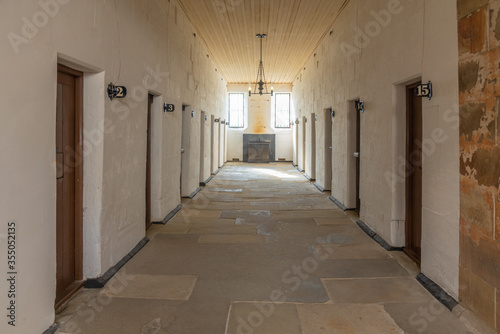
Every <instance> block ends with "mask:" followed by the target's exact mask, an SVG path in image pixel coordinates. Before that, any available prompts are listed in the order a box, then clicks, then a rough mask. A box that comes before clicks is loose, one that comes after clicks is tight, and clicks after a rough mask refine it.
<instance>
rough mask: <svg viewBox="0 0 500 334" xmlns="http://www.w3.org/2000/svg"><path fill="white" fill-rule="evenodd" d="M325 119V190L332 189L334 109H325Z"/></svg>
mask: <svg viewBox="0 0 500 334" xmlns="http://www.w3.org/2000/svg"><path fill="white" fill-rule="evenodd" d="M323 112H324V116H323V117H324V121H325V149H324V152H325V157H324V160H325V167H324V168H325V185H324V186H323V187H324V188H325V190H331V189H332V145H333V138H332V137H333V133H332V109H330V108H327V109H325V110H324V111H323Z"/></svg>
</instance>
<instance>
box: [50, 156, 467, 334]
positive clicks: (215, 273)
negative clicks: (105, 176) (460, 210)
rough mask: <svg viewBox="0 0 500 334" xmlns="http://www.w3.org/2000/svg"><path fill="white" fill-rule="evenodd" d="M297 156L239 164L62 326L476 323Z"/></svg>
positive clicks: (199, 333) (280, 332)
mask: <svg viewBox="0 0 500 334" xmlns="http://www.w3.org/2000/svg"><path fill="white" fill-rule="evenodd" d="M355 220H356V218H355V217H354V216H353V215H352V214H345V213H344V212H342V211H341V210H340V209H338V208H337V207H336V206H335V204H334V203H332V202H331V201H330V200H329V199H328V196H327V195H326V194H322V193H320V192H319V191H318V190H317V189H316V188H315V187H314V185H313V184H312V183H310V182H309V181H307V180H306V178H304V176H303V175H302V174H301V173H299V172H298V171H297V170H296V169H295V168H294V167H292V165H291V164H288V163H273V164H267V165H261V164H252V165H249V164H240V163H228V164H227V165H226V166H225V167H224V168H223V169H221V170H220V172H219V173H218V174H217V175H216V176H215V177H214V179H213V180H212V181H211V182H210V183H208V185H207V186H205V187H204V189H203V190H202V191H201V192H200V193H199V194H198V195H197V196H196V197H195V198H194V199H192V200H184V206H183V208H182V210H181V211H180V212H179V213H178V214H177V215H176V216H175V217H174V218H173V219H172V220H170V221H169V222H168V223H167V224H166V225H153V226H152V227H151V228H149V230H148V237H149V238H150V242H149V243H148V244H147V245H146V246H145V247H144V248H143V249H142V250H141V251H140V252H139V253H138V254H137V255H136V256H135V257H133V258H132V259H131V260H130V261H129V262H128V263H127V264H126V265H125V266H124V267H123V268H122V269H121V270H120V271H119V272H118V273H117V274H116V275H115V276H114V277H113V278H112V279H111V280H110V281H109V282H108V283H107V285H106V286H105V287H104V288H103V289H100V290H90V289H85V290H83V291H80V292H79V293H78V294H77V295H76V297H75V298H74V299H73V300H72V301H71V302H70V303H69V304H68V305H67V307H66V309H65V310H63V312H62V313H60V314H59V315H58V317H57V319H56V322H57V323H59V324H60V328H59V330H58V331H57V333H61V334H62V333H65V334H71V333H84V334H85V333H92V334H100V333H103V334H104V333H106V334H113V333H120V334H128V333H130V334H132V333H133V334H141V333H148V334H154V333H169V334H173V333H175V334H181V333H183V334H184V333H185V334H219V333H220V334H222V333H226V334H243V333H244V334H250V333H255V334H263V333H265V334H273V333H276V334H300V333H303V334H320V333H325V334H326V333H332V334H333V333H339V334H344V333H355V334H358V333H367V334H374V333H384V334H385V333H436V334H438V333H439V334H445V333H454V334H460V333H469V332H468V331H467V330H466V328H465V326H464V325H463V324H462V323H461V322H460V321H459V320H458V318H457V317H456V316H455V315H454V314H453V313H451V312H450V311H448V310H447V309H446V308H445V307H443V306H442V305H441V304H439V302H437V301H436V300H435V299H434V298H433V297H432V296H431V295H430V294H429V293H428V292H427V290H425V289H424V288H423V287H422V286H421V285H420V284H419V283H418V282H417V280H416V279H415V277H416V275H417V274H418V273H419V270H418V268H417V267H416V266H415V265H414V264H413V263H412V262H411V261H410V260H408V258H407V257H406V256H405V255H404V254H403V253H401V252H387V251H386V250H384V249H383V248H382V247H381V246H379V245H378V244H377V243H376V242H375V241H373V240H372V239H371V238H370V237H368V236H367V235H366V234H365V233H364V232H363V231H362V230H361V229H360V228H359V227H358V226H357V225H356V224H355V223H354V221H355Z"/></svg>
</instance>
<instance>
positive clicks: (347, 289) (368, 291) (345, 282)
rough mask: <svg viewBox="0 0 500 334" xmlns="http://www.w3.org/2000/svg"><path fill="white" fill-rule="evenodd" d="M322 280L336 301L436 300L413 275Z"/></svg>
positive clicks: (402, 301)
mask: <svg viewBox="0 0 500 334" xmlns="http://www.w3.org/2000/svg"><path fill="white" fill-rule="evenodd" d="M322 281H323V284H324V286H325V290H326V292H327V293H328V296H329V297H330V300H332V302H334V303H361V304H374V303H418V302H431V301H433V300H434V297H432V296H431V295H430V294H429V293H428V292H427V290H425V289H424V288H423V287H422V286H421V285H420V284H419V283H418V282H417V280H416V279H415V278H413V277H400V278H368V279H323V280H322Z"/></svg>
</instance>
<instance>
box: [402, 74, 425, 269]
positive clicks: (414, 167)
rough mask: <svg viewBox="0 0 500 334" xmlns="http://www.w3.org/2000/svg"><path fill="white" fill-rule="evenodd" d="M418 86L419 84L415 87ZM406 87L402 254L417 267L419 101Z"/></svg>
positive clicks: (420, 234)
mask: <svg viewBox="0 0 500 334" xmlns="http://www.w3.org/2000/svg"><path fill="white" fill-rule="evenodd" d="M418 84H420V83H418ZM418 84H414V85H410V86H408V87H407V138H406V145H407V148H406V150H407V161H408V166H407V179H406V247H405V251H406V253H407V254H408V255H409V256H410V257H411V258H412V259H413V260H414V261H415V262H417V263H420V260H421V239H422V159H423V156H422V139H423V117H422V99H421V98H419V97H417V96H416V95H415V87H416V86H417V85H418Z"/></svg>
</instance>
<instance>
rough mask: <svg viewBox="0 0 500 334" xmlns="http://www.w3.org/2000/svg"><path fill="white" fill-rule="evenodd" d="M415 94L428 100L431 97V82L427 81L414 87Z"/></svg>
mask: <svg viewBox="0 0 500 334" xmlns="http://www.w3.org/2000/svg"><path fill="white" fill-rule="evenodd" d="M415 94H416V95H417V97H426V98H428V99H429V100H430V99H432V82H430V81H429V83H427V84H421V85H418V86H417V87H416V88H415Z"/></svg>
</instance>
